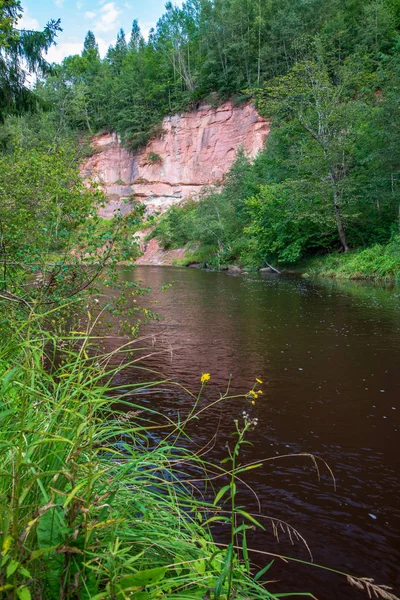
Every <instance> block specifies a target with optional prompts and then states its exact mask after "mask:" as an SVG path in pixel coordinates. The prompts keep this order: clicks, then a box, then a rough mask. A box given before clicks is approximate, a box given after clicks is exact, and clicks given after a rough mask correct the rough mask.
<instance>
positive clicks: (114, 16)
mask: <svg viewBox="0 0 400 600" xmlns="http://www.w3.org/2000/svg"><path fill="white" fill-rule="evenodd" d="M100 12H101V13H102V14H101V17H100V20H99V21H97V23H96V27H95V29H96V30H97V31H102V32H105V33H106V32H108V31H115V29H116V28H117V22H118V17H119V15H120V14H121V11H120V10H118V9H117V7H116V6H115V2H108V3H107V4H104V6H103V7H102V8H101V11H100Z"/></svg>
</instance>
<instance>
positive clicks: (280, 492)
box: [125, 267, 400, 599]
mask: <svg viewBox="0 0 400 600" xmlns="http://www.w3.org/2000/svg"><path fill="white" fill-rule="evenodd" d="M126 277H128V278H134V279H135V280H136V281H138V280H140V279H141V280H143V282H144V284H145V285H146V286H147V285H150V286H152V288H153V293H152V295H151V298H150V299H149V298H147V299H145V302H146V303H147V304H148V303H149V300H150V301H151V302H152V303H153V304H152V309H154V310H156V311H157V312H158V313H159V314H160V316H161V317H162V320H161V322H153V323H151V324H150V325H147V326H146V327H145V328H144V333H147V334H154V335H155V336H156V339H157V342H156V344H157V348H158V349H161V350H163V352H162V353H161V354H160V353H158V354H156V355H154V356H152V357H149V358H148V359H146V361H145V362H146V366H148V367H151V368H155V369H157V370H160V371H162V372H163V373H165V374H166V375H168V376H169V377H171V378H173V379H175V380H179V381H181V382H182V383H184V384H185V385H188V386H189V387H191V388H194V389H196V388H197V387H198V385H199V377H200V374H201V373H203V372H211V374H212V380H211V382H210V385H209V386H208V387H207V400H208V401H210V400H212V399H215V398H216V397H217V396H218V394H219V392H220V391H221V389H223V388H224V387H225V385H226V382H227V380H228V379H229V377H230V375H232V378H233V390H234V391H235V392H243V391H247V390H248V389H249V388H250V387H252V385H253V382H254V379H255V377H260V378H261V379H263V380H264V382H265V383H264V386H263V388H264V396H263V397H262V399H261V398H260V400H259V401H258V403H257V405H256V406H255V407H254V408H252V409H251V412H252V415H253V416H257V417H258V418H259V420H260V425H259V427H258V430H256V432H254V434H253V436H252V437H253V439H252V442H253V446H252V447H251V448H250V447H249V448H248V449H247V450H246V458H247V459H248V460H259V459H265V458H268V457H271V456H277V455H279V454H282V453H284V454H291V453H297V452H313V453H315V454H317V455H318V456H320V457H322V458H324V459H325V460H326V461H328V463H329V464H330V465H331V467H332V469H333V470H334V472H335V476H336V479H337V491H336V492H335V491H334V489H333V486H332V481H331V478H330V477H329V473H328V472H327V471H325V472H322V473H321V480H320V481H319V480H318V477H317V475H316V473H315V470H313V468H312V465H310V462H309V461H307V460H305V459H304V458H302V459H299V460H294V459H287V460H285V461H280V462H278V461H276V462H272V463H266V464H265V466H264V467H263V468H262V469H261V470H258V471H251V472H250V473H249V474H248V476H247V478H246V482H247V483H248V484H249V485H250V486H251V487H252V488H253V490H254V492H255V493H256V495H257V496H258V498H259V499H260V501H261V505H262V511H263V513H264V514H266V515H272V516H273V517H275V518H281V519H283V520H285V521H287V522H290V523H291V524H292V525H293V526H295V527H296V528H297V529H298V530H299V531H300V533H301V534H303V535H304V536H305V537H306V539H307V542H308V544H309V545H310V547H311V550H312V552H313V556H314V560H315V562H317V563H318V562H319V563H323V564H326V565H329V566H331V567H333V568H337V569H339V570H345V571H352V572H354V573H355V574H358V575H361V576H371V577H374V578H375V579H376V580H378V581H379V582H381V583H385V584H389V585H393V586H394V588H395V589H396V588H397V591H399V588H400V577H399V567H398V565H399V563H400V561H399V559H400V548H399V532H400V510H399V509H400V503H399V481H398V475H399V471H400V456H399V446H398V439H399V438H398V436H399V413H400V404H399V389H400V378H399V371H398V366H399V359H400V312H399V307H400V298H399V293H398V291H396V290H385V289H382V288H377V287H373V286H362V285H357V284H351V283H350V284H346V285H338V284H336V283H334V282H322V281H321V282H313V281H309V280H303V279H301V278H295V277H287V278H285V277H276V276H269V277H262V276H247V277H231V276H227V275H225V274H222V273H206V272H202V271H197V270H194V269H168V268H157V267H140V268H138V269H136V270H135V271H133V272H129V273H126ZM171 281H175V283H174V285H173V287H172V288H171V289H169V290H168V291H167V292H165V293H162V292H161V291H160V290H161V287H162V286H163V285H165V284H167V283H170V282H171ZM130 376H131V377H133V376H134V375H132V374H131V375H129V374H126V375H125V377H130ZM143 401H146V402H147V403H149V405H151V406H156V407H157V408H158V409H160V410H163V411H169V412H170V414H176V412H177V411H178V410H182V408H183V407H182V405H183V404H184V403H185V402H186V399H185V397H184V395H183V394H182V395H179V394H177V392H176V390H171V389H165V390H164V391H163V392H159V393H157V394H154V393H153V394H151V395H148V396H146V398H143ZM245 408H246V409H248V408H249V406H248V405H246V406H245ZM242 410H243V401H233V402H231V403H230V404H229V406H225V407H222V408H220V409H216V410H215V411H214V412H213V413H212V414H208V415H207V417H206V418H205V419H204V421H203V422H202V423H201V425H200V426H198V427H197V430H196V431H195V435H196V436H197V439H198V440H199V441H200V442H202V441H204V440H206V439H209V438H210V437H211V436H212V435H213V434H214V432H215V430H216V428H217V427H218V426H219V427H220V429H219V438H218V443H217V445H216V448H215V449H214V456H215V457H216V458H218V457H221V456H224V455H225V450H224V445H225V441H226V439H227V438H228V437H229V434H230V432H231V431H232V421H233V419H234V418H236V417H237V416H239V415H240V414H241V412H242ZM244 496H245V497H244V501H245V503H246V505H247V507H248V508H249V509H254V510H257V502H256V500H255V498H254V495H253V494H252V493H251V492H250V491H249V490H247V491H245V492H244ZM251 542H252V545H253V547H255V548H258V549H259V550H266V551H271V552H278V553H283V554H284V553H287V554H290V555H292V556H297V557H299V558H304V559H307V551H306V549H305V548H304V547H303V546H301V545H300V544H296V546H295V547H292V546H291V543H290V539H289V537H288V536H285V535H282V536H280V541H279V543H278V542H277V541H276V540H274V538H273V536H272V534H271V530H270V529H268V528H267V531H266V532H265V533H263V534H260V533H257V535H256V536H253V539H252V540H251ZM258 562H259V563H260V564H263V561H262V560H261V559H260V560H259V561H258ZM272 576H273V577H274V578H277V579H280V578H282V580H283V583H281V584H279V583H278V584H273V585H272V586H271V589H273V590H274V589H275V590H288V589H290V590H292V589H294V590H295V591H312V592H313V593H315V594H316V595H317V596H318V597H319V598H326V599H336V598H343V599H346V598H358V597H362V596H361V595H359V593H358V592H357V590H355V589H354V588H350V587H349V586H348V585H347V584H341V583H340V582H339V580H338V579H335V578H332V577H331V576H328V575H326V574H324V573H322V572H319V571H318V570H312V569H311V568H309V567H296V566H293V565H292V566H286V565H285V564H284V563H281V562H279V563H277V564H276V565H275V568H274V571H273V573H272Z"/></svg>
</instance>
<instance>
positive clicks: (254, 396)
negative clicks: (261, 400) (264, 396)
mask: <svg viewBox="0 0 400 600" xmlns="http://www.w3.org/2000/svg"><path fill="white" fill-rule="evenodd" d="M249 396H251V397H252V398H258V394H257V393H256V392H255V391H254V390H250V391H249Z"/></svg>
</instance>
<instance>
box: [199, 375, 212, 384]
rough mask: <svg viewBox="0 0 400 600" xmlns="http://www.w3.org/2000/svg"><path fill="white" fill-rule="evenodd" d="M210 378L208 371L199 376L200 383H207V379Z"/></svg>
mask: <svg viewBox="0 0 400 600" xmlns="http://www.w3.org/2000/svg"><path fill="white" fill-rule="evenodd" d="M210 379H211V375H210V373H203V375H202V376H201V377H200V381H201V383H207V381H210Z"/></svg>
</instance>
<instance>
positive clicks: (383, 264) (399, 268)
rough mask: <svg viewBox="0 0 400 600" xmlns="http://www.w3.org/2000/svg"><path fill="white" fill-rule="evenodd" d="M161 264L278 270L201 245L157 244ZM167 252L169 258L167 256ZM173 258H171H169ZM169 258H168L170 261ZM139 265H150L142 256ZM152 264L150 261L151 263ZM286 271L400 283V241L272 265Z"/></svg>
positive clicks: (240, 271)
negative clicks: (232, 258) (166, 247)
mask: <svg viewBox="0 0 400 600" xmlns="http://www.w3.org/2000/svg"><path fill="white" fill-rule="evenodd" d="M157 250H158V253H157V259H158V262H152V263H151V264H157V265H158V266H163V265H168V266H176V267H197V268H204V269H211V270H214V271H227V272H229V273H231V274H235V275H238V274H243V273H247V272H256V271H259V272H260V271H261V272H271V273H272V272H274V270H273V269H271V268H270V267H269V266H266V265H264V266H261V267H260V266H259V265H257V266H256V265H254V264H250V265H246V264H245V263H243V262H241V261H225V260H223V258H222V257H221V255H218V253H216V252H215V248H207V247H198V248H193V246H191V247H186V248H179V249H175V250H172V249H171V250H163V249H162V248H161V247H160V246H159V245H157ZM164 255H165V257H166V259H165V260H164V259H163V256H164ZM169 258H171V260H169ZM167 259H168V260H167ZM139 264H147V263H146V262H145V261H143V260H142V259H140V260H139ZM149 264H150V263H149ZM272 266H273V267H275V268H276V269H278V270H279V271H280V272H282V273H290V274H294V273H298V274H300V275H303V276H305V277H308V276H320V277H328V278H330V279H344V280H355V281H356V280H361V281H376V282H381V283H391V282H393V283H396V282H400V244H399V241H398V238H395V240H394V241H393V242H391V243H389V244H386V245H382V244H376V245H374V246H371V247H370V248H365V249H362V250H351V251H349V252H347V253H332V254H326V255H323V256H318V257H312V258H309V259H306V260H303V261H299V262H297V263H295V264H290V265H288V264H283V265H282V264H279V263H278V264H275V263H273V265H272Z"/></svg>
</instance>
